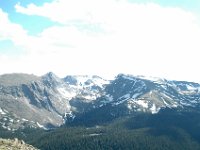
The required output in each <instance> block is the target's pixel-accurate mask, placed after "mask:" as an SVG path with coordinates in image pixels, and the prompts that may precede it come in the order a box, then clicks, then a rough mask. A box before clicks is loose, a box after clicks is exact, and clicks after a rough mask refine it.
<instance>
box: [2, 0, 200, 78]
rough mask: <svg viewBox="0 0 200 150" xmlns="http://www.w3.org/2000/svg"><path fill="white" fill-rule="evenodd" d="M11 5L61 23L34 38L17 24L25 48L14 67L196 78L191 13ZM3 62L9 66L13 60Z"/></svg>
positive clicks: (105, 1) (92, 2)
mask: <svg viewBox="0 0 200 150" xmlns="http://www.w3.org/2000/svg"><path fill="white" fill-rule="evenodd" d="M15 8H16V11H17V12H20V13H24V14H27V15H38V16H44V17H47V18H49V19H51V20H53V21H56V22H59V23H61V24H62V26H53V27H50V28H47V29H45V30H44V31H43V32H42V33H40V34H39V35H38V36H28V35H26V33H24V30H21V29H20V26H19V25H16V26H18V29H20V30H19V31H20V34H19V35H20V38H19V39H21V41H24V40H25V41H26V42H21V43H22V44H23V45H24V47H26V48H27V49H28V51H29V55H27V56H26V57H23V58H20V60H18V64H17V65H19V67H16V68H17V69H16V71H17V70H21V71H22V72H23V70H26V71H27V72H31V71H32V72H33V73H34V72H35V73H37V74H42V73H45V72H47V71H50V70H52V71H54V72H55V73H57V74H60V75H61V76H63V75H65V74H100V75H101V74H107V75H113V74H117V73H120V72H124V73H130V74H136V75H137V74H144V75H150V76H161V77H167V78H171V79H179V80H192V81H193V80H196V81H197V80H198V81H200V80H199V76H200V73H198V72H197V68H195V67H197V66H198V50H199V49H200V44H199V39H200V27H199V25H198V24H197V23H196V21H197V20H196V17H195V15H194V14H192V13H190V12H186V11H184V10H182V9H179V8H170V7H168V8H163V7H161V6H159V5H157V4H153V3H149V4H134V3H129V2H127V1H125V0H124V1H115V0H101V1H98V0H84V1H82V0H73V1H70V0H57V1H53V2H52V3H45V4H44V5H43V6H36V5H34V4H30V5H28V6H27V7H23V6H21V5H20V4H17V5H16V6H15ZM30 17H31V16H30ZM5 18H7V17H5ZM5 20H7V22H8V24H9V25H13V24H12V23H11V22H9V20H8V19H4V22H6V21H5ZM11 28H12V30H13V29H14V28H15V27H11ZM21 31H23V32H22V33H21ZM12 34H13V35H14V34H15V31H13V32H12ZM22 35H23V36H22ZM19 39H18V40H19ZM18 43H20V42H18ZM0 61H1V60H0ZM7 61H9V63H10V64H13V63H12V62H14V61H15V60H7ZM4 62H5V63H6V60H5V59H4ZM1 64H2V63H1V62H0V68H1V67H2V66H1ZM11 66H12V65H11ZM30 66H32V67H30ZM10 70H11V69H10ZM7 71H8V69H7Z"/></svg>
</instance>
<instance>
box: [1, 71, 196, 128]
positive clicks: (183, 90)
mask: <svg viewBox="0 0 200 150" xmlns="http://www.w3.org/2000/svg"><path fill="white" fill-rule="evenodd" d="M199 106H200V84H199V83H194V82H186V81H174V80H166V79H162V78H147V77H144V76H133V75H126V74H118V75H117V76H116V77H115V78H114V79H113V80H106V79H103V78H101V77H99V76H96V75H92V76H88V75H67V76H66V77H64V78H59V77H58V76H56V75H55V74H54V73H52V72H49V73H47V74H45V75H43V76H35V75H32V74H4V75H1V76H0V127H2V128H4V129H7V130H11V131H15V130H17V129H23V128H26V127H31V128H42V129H51V128H55V127H60V126H63V125H65V124H87V125H98V124H101V123H106V122H109V121H112V120H114V119H116V118H120V117H126V116H134V115H136V114H157V113H158V112H160V111H161V110H164V109H175V110H178V111H181V110H188V111H190V110H198V108H199Z"/></svg>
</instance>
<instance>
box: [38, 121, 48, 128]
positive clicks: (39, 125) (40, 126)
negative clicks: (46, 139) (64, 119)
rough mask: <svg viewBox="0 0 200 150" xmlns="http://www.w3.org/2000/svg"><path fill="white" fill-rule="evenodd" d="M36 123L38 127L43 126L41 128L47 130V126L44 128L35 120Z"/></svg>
mask: <svg viewBox="0 0 200 150" xmlns="http://www.w3.org/2000/svg"><path fill="white" fill-rule="evenodd" d="M36 124H37V126H38V127H39V128H43V129H45V130H47V128H45V127H44V126H43V125H41V124H39V123H38V122H36Z"/></svg>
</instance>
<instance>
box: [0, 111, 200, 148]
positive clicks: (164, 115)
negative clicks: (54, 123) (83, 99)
mask: <svg viewBox="0 0 200 150" xmlns="http://www.w3.org/2000/svg"><path fill="white" fill-rule="evenodd" d="M105 117H106V116H105ZM86 121H87V120H86ZM199 125H200V118H199V112H198V111H194V110H188V111H183V110H178V111H177V110H173V109H165V110H161V111H160V112H159V113H158V114H154V115H152V114H142V113H141V114H137V115H135V116H129V117H122V118H119V119H116V120H113V121H112V122H105V123H100V124H98V125H97V124H96V125H93V126H91V125H89V124H88V123H85V124H82V125H81V126H78V125H75V124H68V125H66V126H63V127H61V128H58V129H54V130H49V131H44V130H35V129H25V130H21V131H17V132H15V133H14V134H13V133H12V134H10V135H9V133H8V131H6V130H4V132H3V130H1V133H0V135H1V136H4V137H6V136H11V135H12V136H13V137H15V136H17V137H19V138H20V139H24V140H25V141H26V142H27V143H29V144H31V145H34V146H35V147H37V148H39V149H42V150H70V149H71V150H76V149H77V150H78V149H88V150H93V149H95V150H96V149H97V150H105V149H110V150H112V149H113V150H120V149H123V150H124V149H125V150H126V149H127V150H128V149H136V150H177V149H178V150H179V149H181V150H199V149H200V133H199V132H198V129H199Z"/></svg>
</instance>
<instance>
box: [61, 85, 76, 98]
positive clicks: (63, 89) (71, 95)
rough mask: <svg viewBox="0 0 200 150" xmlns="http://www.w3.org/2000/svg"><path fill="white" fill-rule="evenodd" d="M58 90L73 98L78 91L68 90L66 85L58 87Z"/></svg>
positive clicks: (64, 95) (66, 96)
mask: <svg viewBox="0 0 200 150" xmlns="http://www.w3.org/2000/svg"><path fill="white" fill-rule="evenodd" d="M57 90H58V92H59V93H60V94H61V95H63V97H65V98H72V97H74V96H76V93H74V92H70V91H67V90H66V89H65V88H64V87H59V88H57Z"/></svg>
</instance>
